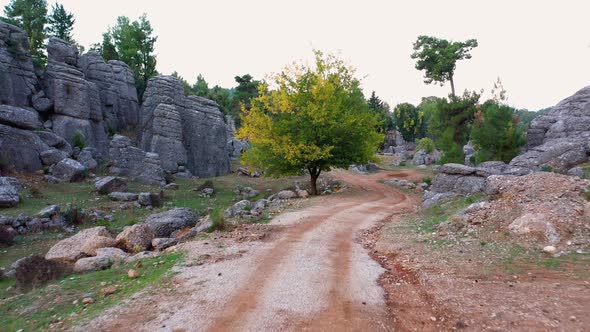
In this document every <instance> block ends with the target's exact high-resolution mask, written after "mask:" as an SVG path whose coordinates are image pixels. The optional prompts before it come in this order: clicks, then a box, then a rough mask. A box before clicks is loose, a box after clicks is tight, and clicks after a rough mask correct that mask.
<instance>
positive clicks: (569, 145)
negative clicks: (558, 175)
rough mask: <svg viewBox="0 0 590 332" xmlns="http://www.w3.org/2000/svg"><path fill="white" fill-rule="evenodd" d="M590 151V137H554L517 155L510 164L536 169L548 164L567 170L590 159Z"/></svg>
mask: <svg viewBox="0 0 590 332" xmlns="http://www.w3.org/2000/svg"><path fill="white" fill-rule="evenodd" d="M589 153H590V139H589V140H588V141H583V140H576V139H570V138H567V139H561V138H560V139H553V140H549V141H547V142H546V143H543V144H542V145H539V146H535V147H532V148H531V149H530V150H528V151H527V152H525V153H523V154H521V155H519V156H516V157H515V158H514V159H512V161H510V165H512V166H518V167H525V168H529V169H532V170H535V171H538V170H541V169H542V168H543V166H545V165H548V166H551V168H553V169H554V170H556V171H559V172H565V171H567V170H568V169H570V168H572V167H573V166H575V165H578V164H581V163H583V162H585V161H586V160H588V154H589Z"/></svg>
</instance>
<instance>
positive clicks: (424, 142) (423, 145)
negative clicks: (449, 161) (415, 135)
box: [416, 137, 434, 153]
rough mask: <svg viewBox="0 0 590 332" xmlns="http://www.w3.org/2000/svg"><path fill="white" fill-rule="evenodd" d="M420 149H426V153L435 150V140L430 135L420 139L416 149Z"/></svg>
mask: <svg viewBox="0 0 590 332" xmlns="http://www.w3.org/2000/svg"><path fill="white" fill-rule="evenodd" d="M419 150H424V151H426V153H430V152H432V151H434V142H433V141H432V140H431V139H430V138H428V137H424V138H421V139H419V140H418V145H417V146H416V151H419Z"/></svg>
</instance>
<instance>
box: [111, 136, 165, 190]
mask: <svg viewBox="0 0 590 332" xmlns="http://www.w3.org/2000/svg"><path fill="white" fill-rule="evenodd" d="M109 157H110V169H109V170H110V173H111V174H113V175H116V176H126V177H129V178H131V179H132V180H135V181H139V182H142V183H145V184H152V185H165V184H166V180H165V179H164V170H163V169H162V167H161V166H160V164H161V162H160V156H159V155H157V154H155V153H149V152H148V153H146V152H145V151H143V150H141V149H139V148H137V147H134V146H133V144H132V142H131V140H130V139H129V138H128V137H125V136H121V135H115V136H114V137H113V139H112V140H111V143H110V148H109Z"/></svg>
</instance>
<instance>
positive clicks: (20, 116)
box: [0, 105, 41, 129]
mask: <svg viewBox="0 0 590 332" xmlns="http://www.w3.org/2000/svg"><path fill="white" fill-rule="evenodd" d="M0 123H2V124H5V125H8V126H12V127H16V128H21V129H37V128H40V127H41V121H40V120H39V114H38V113H37V112H35V111H31V110H28V109H24V108H20V107H15V106H10V105H0Z"/></svg>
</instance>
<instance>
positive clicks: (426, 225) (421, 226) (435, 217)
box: [413, 195, 484, 233]
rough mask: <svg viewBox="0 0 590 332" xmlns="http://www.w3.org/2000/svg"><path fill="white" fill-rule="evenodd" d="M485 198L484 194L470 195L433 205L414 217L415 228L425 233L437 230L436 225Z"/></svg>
mask: <svg viewBox="0 0 590 332" xmlns="http://www.w3.org/2000/svg"><path fill="white" fill-rule="evenodd" d="M483 199H484V196H483V195H470V196H466V197H460V198H456V199H454V200H452V201H450V202H447V203H443V204H439V205H435V206H432V207H430V208H428V209H426V210H424V211H423V212H422V213H420V214H419V215H418V216H417V217H414V219H413V224H414V226H415V229H417V230H418V231H420V232H424V233H434V232H436V226H438V225H439V224H440V223H442V222H445V221H447V220H448V219H449V217H451V216H452V215H454V214H455V213H457V212H458V211H460V210H461V209H464V208H466V207H468V206H469V205H471V204H473V203H476V202H479V201H481V200H483Z"/></svg>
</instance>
